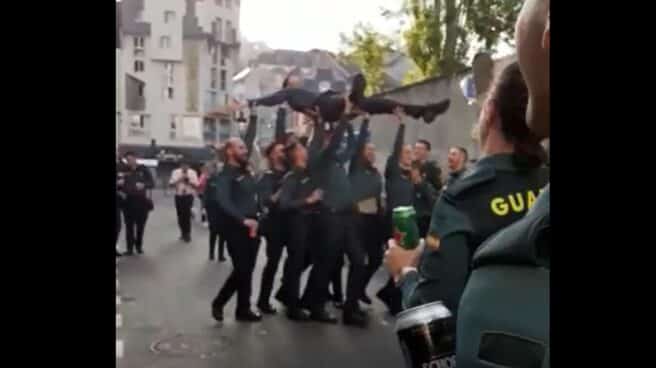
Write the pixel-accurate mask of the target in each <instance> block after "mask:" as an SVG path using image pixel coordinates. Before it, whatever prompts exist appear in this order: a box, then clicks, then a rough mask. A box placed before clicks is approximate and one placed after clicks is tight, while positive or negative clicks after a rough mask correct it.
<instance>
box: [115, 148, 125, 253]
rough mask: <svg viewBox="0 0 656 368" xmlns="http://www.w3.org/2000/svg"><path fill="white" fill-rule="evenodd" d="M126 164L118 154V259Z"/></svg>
mask: <svg viewBox="0 0 656 368" xmlns="http://www.w3.org/2000/svg"><path fill="white" fill-rule="evenodd" d="M125 170H126V169H125V164H123V162H121V159H120V157H119V156H118V153H117V154H116V232H115V235H114V245H115V246H116V247H117V248H116V257H120V256H122V254H121V252H119V250H118V240H119V236H120V235H121V221H122V219H121V210H122V209H123V203H124V201H125V196H126V194H125V191H124V188H123V186H124V184H125V179H124V178H123V177H124V172H125Z"/></svg>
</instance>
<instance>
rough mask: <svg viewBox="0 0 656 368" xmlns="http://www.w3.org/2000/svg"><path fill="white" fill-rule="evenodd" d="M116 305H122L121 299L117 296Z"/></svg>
mask: <svg viewBox="0 0 656 368" xmlns="http://www.w3.org/2000/svg"><path fill="white" fill-rule="evenodd" d="M116 305H117V306H118V305H121V297H120V296H118V295H117V296H116Z"/></svg>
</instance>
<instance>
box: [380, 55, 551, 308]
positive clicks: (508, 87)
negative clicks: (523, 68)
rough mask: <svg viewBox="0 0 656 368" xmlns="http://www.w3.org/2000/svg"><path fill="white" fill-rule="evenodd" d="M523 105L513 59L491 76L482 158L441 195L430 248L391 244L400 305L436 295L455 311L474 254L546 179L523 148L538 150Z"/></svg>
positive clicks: (538, 158) (539, 162)
mask: <svg viewBox="0 0 656 368" xmlns="http://www.w3.org/2000/svg"><path fill="white" fill-rule="evenodd" d="M526 103H527V92H526V85H525V84H524V81H523V79H522V76H521V73H520V71H519V66H518V65H517V64H516V63H512V64H510V65H508V66H507V67H506V68H505V69H504V70H503V71H502V72H501V74H500V75H499V76H498V78H497V79H496V81H495V83H494V85H493V87H492V90H491V91H490V95H489V97H488V100H487V102H486V104H485V106H484V108H483V110H482V112H481V116H480V120H479V124H480V142H481V152H482V153H483V157H482V158H481V159H480V160H479V161H478V162H477V163H476V165H475V166H474V167H472V168H471V169H470V170H469V171H468V172H467V173H465V175H464V176H463V177H462V178H460V179H459V180H458V181H456V182H454V183H453V184H452V185H451V186H449V187H448V188H447V189H446V191H445V192H444V193H442V196H441V197H440V199H439V200H438V202H437V204H436V205H435V208H434V209H433V216H432V218H431V224H430V228H429V231H428V234H427V236H426V245H427V247H426V248H425V250H424V251H423V252H421V251H417V250H415V251H406V250H403V248H400V247H398V246H392V247H390V249H389V250H388V255H387V262H388V268H389V270H390V273H392V274H393V275H394V276H395V277H396V278H398V279H399V281H398V285H399V287H400V289H401V291H402V294H403V305H404V307H405V308H411V307H414V306H418V305H422V304H426V303H430V302H433V301H438V300H439V301H442V302H443V303H444V305H445V306H446V307H447V308H448V309H449V310H450V311H451V312H452V313H453V314H454V315H456V316H457V313H458V303H459V301H460V297H461V295H462V292H463V289H464V287H465V282H466V280H467V277H468V274H469V264H470V260H471V255H472V254H473V253H474V252H475V251H476V249H477V248H478V246H479V245H480V244H481V243H482V242H483V240H485V239H486V238H487V237H489V236H490V235H491V234H493V233H494V232H496V231H498V230H499V229H502V228H504V227H506V226H508V225H510V224H512V223H513V222H515V221H517V220H518V219H520V218H521V217H522V216H523V215H524V214H525V213H526V212H527V211H528V209H529V208H530V207H532V206H533V204H534V203H535V199H536V197H537V195H538V194H539V191H540V188H542V187H543V186H544V185H545V184H546V183H547V181H548V176H549V170H548V169H547V168H546V167H544V165H543V164H544V155H542V154H540V152H538V151H533V150H528V149H526V147H527V145H534V144H537V147H540V148H541V146H540V145H539V143H538V142H537V140H535V138H534V137H533V135H532V134H531V133H530V131H529V130H528V127H527V126H526V122H525V119H524V116H525V112H526ZM542 153H543V152H542ZM391 242H392V243H393V241H391ZM419 255H421V258H420V259H419V262H418V267H417V268H413V266H414V265H413V260H414V259H413V258H414V257H419Z"/></svg>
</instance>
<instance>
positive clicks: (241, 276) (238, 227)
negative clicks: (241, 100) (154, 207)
mask: <svg viewBox="0 0 656 368" xmlns="http://www.w3.org/2000/svg"><path fill="white" fill-rule="evenodd" d="M256 127H257V116H255V115H251V116H250V121H249V124H248V129H247V132H246V136H245V139H246V141H247V144H244V142H243V141H242V140H241V139H239V138H230V139H228V140H227V141H226V143H225V147H224V153H223V158H224V160H225V164H224V167H223V170H222V171H221V173H220V174H219V175H218V178H217V188H216V192H215V195H216V199H217V201H218V203H219V206H220V208H221V211H222V213H221V216H223V217H224V218H223V219H222V221H225V227H226V229H227V231H226V232H225V235H226V236H227V241H228V251H229V252H230V256H231V257H232V263H233V267H234V269H233V270H232V273H230V276H229V277H228V279H227V280H226V282H225V284H223V287H222V288H221V290H220V291H219V293H218V295H217V296H216V297H215V298H214V300H213V301H212V316H213V317H214V319H216V320H217V321H219V322H221V321H223V308H224V306H225V305H226V303H227V302H228V300H230V298H231V297H232V295H233V294H234V293H235V292H237V310H236V313H235V314H236V319H237V320H238V321H247V322H256V321H260V320H261V319H262V316H261V315H260V314H259V313H257V312H254V311H252V310H251V305H250V304H251V303H250V299H251V287H252V280H253V269H254V268H255V261H256V259H257V252H258V249H259V245H260V239H259V235H258V225H259V223H258V221H257V219H258V202H257V182H256V180H255V176H254V175H253V172H252V171H251V170H250V168H249V165H248V160H249V157H250V154H251V152H252V149H253V141H254V139H255V131H256Z"/></svg>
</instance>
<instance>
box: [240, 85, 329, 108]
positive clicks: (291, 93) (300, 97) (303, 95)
mask: <svg viewBox="0 0 656 368" xmlns="http://www.w3.org/2000/svg"><path fill="white" fill-rule="evenodd" d="M318 97H319V94H318V93H314V92H312V91H308V90H306V89H302V88H283V89H281V90H279V91H277V92H274V93H272V94H270V95H267V96H264V97H260V98H256V99H252V100H248V102H249V104H251V105H254V106H277V105H281V104H283V103H285V102H286V103H287V104H288V105H289V107H291V108H292V109H293V110H294V111H297V112H306V111H307V110H314V106H315V104H316V101H317V99H318Z"/></svg>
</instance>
